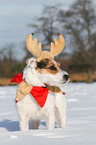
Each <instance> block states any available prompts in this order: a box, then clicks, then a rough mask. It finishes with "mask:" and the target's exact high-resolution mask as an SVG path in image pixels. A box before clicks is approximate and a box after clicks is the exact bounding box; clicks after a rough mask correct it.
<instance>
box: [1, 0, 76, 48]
mask: <svg viewBox="0 0 96 145" xmlns="http://www.w3.org/2000/svg"><path fill="white" fill-rule="evenodd" d="M73 1H74V0H70V2H68V0H47V1H46V0H0V47H2V46H5V45H6V44H7V43H14V42H15V43H19V42H21V41H24V40H25V39H26V37H27V35H28V34H29V33H30V32H31V31H32V28H29V27H27V24H30V23H32V22H34V20H33V18H34V17H36V16H40V13H41V11H42V8H43V6H44V5H50V4H51V5H53V4H56V3H62V4H63V7H64V9H67V8H68V6H69V5H70V4H71V3H72V2H73Z"/></svg>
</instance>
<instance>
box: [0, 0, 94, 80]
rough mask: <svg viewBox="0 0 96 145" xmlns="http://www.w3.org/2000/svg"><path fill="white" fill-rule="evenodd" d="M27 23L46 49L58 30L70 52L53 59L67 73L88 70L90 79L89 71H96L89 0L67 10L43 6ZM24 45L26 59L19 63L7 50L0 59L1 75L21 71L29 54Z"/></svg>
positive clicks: (92, 20) (76, 3) (57, 6)
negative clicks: (34, 17)
mask: <svg viewBox="0 0 96 145" xmlns="http://www.w3.org/2000/svg"><path fill="white" fill-rule="evenodd" d="M28 26H30V27H31V28H32V30H33V31H34V32H35V34H38V35H39V36H41V37H42V38H43V40H42V41H43V48H45V49H46V47H45V46H46V45H48V46H49V45H50V43H51V42H52V41H54V37H56V36H57V34H58V32H59V33H61V34H63V36H64V38H65V40H67V41H68V46H69V47H70V52H71V53H70V55H68V54H67V53H65V52H64V51H63V52H62V53H61V54H60V55H59V56H58V57H57V58H56V59H57V60H58V61H60V62H61V65H62V68H63V69H64V70H66V71H68V72H69V73H74V72H87V73H88V82H92V73H93V71H96V12H95V10H94V7H93V3H92V0H80V1H78V0H77V1H76V2H75V3H73V4H72V5H71V6H70V8H69V9H68V10H67V11H65V10H63V9H62V7H61V5H53V6H44V8H43V10H42V14H41V15H40V17H38V18H36V19H35V23H32V24H29V25H28ZM40 41H41V40H40ZM11 47H13V46H11ZM23 47H24V49H25V50H26V58H24V60H23V61H22V62H17V61H16V60H14V58H12V51H9V56H8V57H7V56H4V57H3V58H2V59H0V76H8V77H10V76H12V75H14V74H16V73H19V72H21V71H22V70H23V68H24V66H25V60H26V59H27V58H29V57H32V55H30V53H29V52H28V51H27V49H26V46H25V45H24V46H23ZM67 48H68V47H67V46H66V49H67ZM2 51H3V50H2ZM2 51H1V54H2ZM66 56H67V57H66Z"/></svg>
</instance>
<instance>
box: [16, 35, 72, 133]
mask: <svg viewBox="0 0 96 145" xmlns="http://www.w3.org/2000/svg"><path fill="white" fill-rule="evenodd" d="M30 37H31V39H32V35H31V34H30ZM61 37H62V35H61ZM27 39H30V38H29V36H28V38H27ZM31 39H30V40H31ZM28 41H29V40H27V41H26V43H27V42H28ZM36 41H37V40H36ZM55 42H56V40H55ZM28 43H29V42H28ZM28 45H29V44H27V49H28V47H29V46H28ZM35 45H37V44H36V43H35ZM38 45H39V46H40V44H38ZM29 49H30V47H29ZM29 49H28V50H29ZM59 51H61V50H59ZM31 53H32V54H33V52H32V50H31ZM59 53H60V52H59ZM43 54H44V55H43ZM36 55H37V54H35V56H36ZM51 55H52V53H51ZM51 55H49V52H47V55H46V53H45V52H43V53H41V54H40V55H39V56H38V57H37V56H36V58H30V59H28V60H27V61H26V63H27V66H26V68H25V69H24V72H23V79H24V80H25V82H26V83H27V84H28V85H32V86H38V87H42V88H46V87H47V85H49V86H55V87H61V86H62V85H63V84H65V83H66V82H68V80H69V74H68V73H67V72H65V71H63V70H61V68H60V64H59V63H57V62H56V61H55V60H54V58H53V55H52V56H51ZM41 56H42V57H41ZM66 105H67V104H66V98H65V96H64V95H63V94H62V93H52V92H51V93H50V92H48V95H47V99H46V102H45V104H44V106H43V107H40V105H39V104H38V102H37V101H36V100H35V99H34V97H33V96H32V94H30V93H28V94H26V95H25V96H24V97H23V98H22V99H21V100H20V101H19V102H18V103H16V107H17V112H18V115H19V119H20V122H19V124H20V130H21V131H27V130H28V129H29V121H30V126H31V128H32V129H38V128H39V125H40V122H41V119H42V117H43V116H44V117H45V119H46V127H47V129H48V130H52V129H54V124H55V116H56V118H57V121H58V124H59V126H60V127H61V128H64V127H66Z"/></svg>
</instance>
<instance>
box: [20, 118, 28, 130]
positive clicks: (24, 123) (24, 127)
mask: <svg viewBox="0 0 96 145" xmlns="http://www.w3.org/2000/svg"><path fill="white" fill-rule="evenodd" d="M19 125H20V130H21V131H28V119H27V118H23V119H20V122H19Z"/></svg>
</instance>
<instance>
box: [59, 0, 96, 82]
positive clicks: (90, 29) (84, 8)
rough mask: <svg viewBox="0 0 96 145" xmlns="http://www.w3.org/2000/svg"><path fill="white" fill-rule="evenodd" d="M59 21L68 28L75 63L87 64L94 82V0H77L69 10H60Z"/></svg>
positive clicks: (95, 34) (95, 33) (95, 30)
mask: <svg viewBox="0 0 96 145" xmlns="http://www.w3.org/2000/svg"><path fill="white" fill-rule="evenodd" d="M59 21H60V22H62V23H63V24H64V25H63V27H64V28H66V29H67V33H68V34H69V38H70V39H71V42H72V43H71V44H72V45H73V47H74V51H75V53H73V58H74V59H73V60H74V62H73V64H74V63H76V64H77V65H81V64H86V65H85V66H86V68H87V71H88V82H92V67H93V62H95V61H96V49H95V47H96V42H95V41H96V39H94V38H93V35H94V36H96V14H95V11H94V8H93V6H92V1H91V0H80V1H78V0H77V2H75V3H74V4H73V5H72V6H71V8H70V9H69V10H68V11H67V12H65V11H59ZM93 49H95V54H93ZM94 55H95V57H94Z"/></svg>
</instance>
